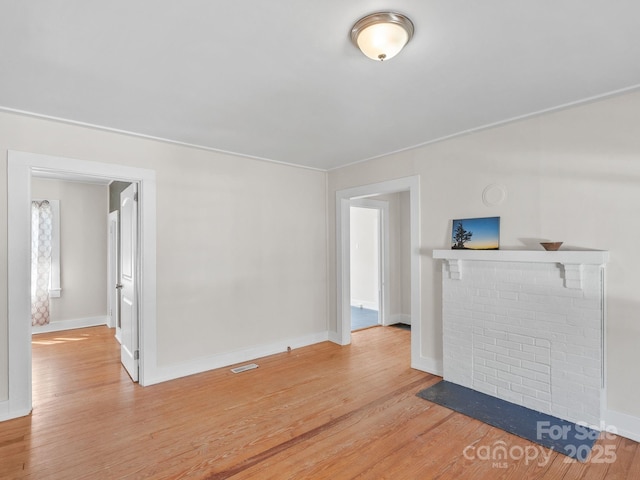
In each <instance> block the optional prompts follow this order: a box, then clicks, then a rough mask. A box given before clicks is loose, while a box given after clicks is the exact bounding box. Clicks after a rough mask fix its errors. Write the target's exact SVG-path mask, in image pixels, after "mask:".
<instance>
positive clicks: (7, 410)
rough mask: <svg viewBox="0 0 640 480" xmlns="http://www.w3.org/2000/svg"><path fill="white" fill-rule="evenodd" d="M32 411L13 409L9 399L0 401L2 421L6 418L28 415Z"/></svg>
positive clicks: (11, 418)
mask: <svg viewBox="0 0 640 480" xmlns="http://www.w3.org/2000/svg"><path fill="white" fill-rule="evenodd" d="M30 413H31V410H30V409H19V410H15V411H12V410H11V405H10V403H9V400H3V401H2V402H0V422H4V421H6V420H13V419H14V418H19V417H26V416H27V415H29V414H30Z"/></svg>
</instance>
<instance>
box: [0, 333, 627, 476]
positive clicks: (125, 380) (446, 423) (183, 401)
mask: <svg viewBox="0 0 640 480" xmlns="http://www.w3.org/2000/svg"><path fill="white" fill-rule="evenodd" d="M409 339H410V332H409V331H406V330H401V329H396V328H393V327H374V328H371V329H367V330H361V331H358V332H355V333H354V334H353V343H352V345H350V346H346V347H340V346H338V345H335V344H332V343H328V342H326V343H322V344H318V345H314V346H310V347H306V348H300V349H294V350H293V351H291V352H288V353H287V352H285V353H282V354H278V355H273V356H270V357H267V358H262V359H259V360H257V363H258V364H259V365H260V367H259V368H258V369H256V370H251V371H248V372H244V373H240V374H233V373H231V372H230V371H229V369H228V368H223V369H219V370H215V371H211V372H207V373H203V374H199V375H193V376H191V377H188V378H183V379H179V380H174V381H171V382H166V383H163V384H159V385H154V386H149V387H140V386H139V385H136V384H133V383H132V382H131V381H130V379H129V377H128V376H127V374H126V373H125V372H124V370H123V369H122V367H121V366H120V364H119V345H118V344H117V343H116V341H115V340H114V339H113V333H112V331H111V330H109V329H107V328H106V327H95V328H89V329H81V330H74V331H68V332H63V333H50V334H40V335H37V336H35V337H34V341H33V364H34V375H33V376H34V380H33V386H34V395H33V396H34V410H33V413H32V415H31V416H29V417H24V418H19V419H15V420H10V421H7V422H3V423H0V478H2V479H9V478H30V479H47V480H49V479H64V480H74V479H92V480H95V479H143V478H157V479H187V478H188V479H222V478H233V479H241V478H242V479H247V478H251V479H261V480H262V479H278V480H280V479H286V478H300V479H316V478H328V479H350V478H367V479H382V478H388V479H394V480H411V479H436V478H441V479H445V478H446V479H491V480H494V479H518V480H519V479H525V478H549V479H577V478H585V479H605V478H606V479H640V449H639V448H638V444H637V443H635V442H632V441H630V440H627V439H625V438H623V437H618V436H609V438H601V439H600V440H598V442H597V444H596V450H594V454H593V455H592V457H591V458H590V459H589V460H588V461H587V462H586V463H578V462H576V461H573V460H569V459H568V458H567V457H565V456H564V455H560V454H557V453H554V452H551V451H549V450H547V449H542V448H541V447H538V446H536V445H535V444H533V443H530V442H528V441H526V440H523V439H520V438H518V437H515V436H512V435H509V434H507V433H505V432H503V431H501V430H498V429H495V428H492V427H490V426H488V425H486V424H483V423H481V422H479V421H477V420H473V419H470V418H468V417H465V416H463V415H461V414H458V413H454V412H452V411H450V410H448V409H446V408H443V407H441V406H438V405H434V404H432V403H430V402H427V401H425V400H422V399H420V398H418V397H416V392H418V391H419V390H421V389H423V388H426V387H428V386H429V385H432V384H434V383H435V382H437V381H439V380H440V378H439V377H435V376H432V375H429V374H426V373H423V372H420V371H418V370H412V369H411V368H410V367H409V357H410V354H409ZM501 449H502V450H501ZM501 452H506V453H507V455H506V458H492V457H496V456H497V455H498V454H499V453H501ZM534 454H535V456H534Z"/></svg>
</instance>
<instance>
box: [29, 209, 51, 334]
mask: <svg viewBox="0 0 640 480" xmlns="http://www.w3.org/2000/svg"><path fill="white" fill-rule="evenodd" d="M52 220H53V216H52V211H51V205H50V204H49V202H48V201H47V200H43V201H42V202H31V325H33V326H36V325H46V324H48V323H49V285H50V281H51V239H52V231H53V222H52Z"/></svg>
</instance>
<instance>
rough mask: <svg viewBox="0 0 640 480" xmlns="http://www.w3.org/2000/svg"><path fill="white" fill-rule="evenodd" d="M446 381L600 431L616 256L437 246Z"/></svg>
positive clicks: (436, 256) (602, 253)
mask: <svg viewBox="0 0 640 480" xmlns="http://www.w3.org/2000/svg"><path fill="white" fill-rule="evenodd" d="M433 256H434V258H441V259H443V260H444V261H443V265H442V278H443V280H442V296H443V312H442V313H443V341H444V356H443V369H444V379H445V380H447V381H449V382H452V383H456V384H459V385H462V386H465V387H468V388H472V389H474V390H477V391H480V392H483V393H486V394H489V395H492V396H495V397H498V398H502V399H503V400H507V401H510V402H513V403H516V404H518V405H522V406H524V407H527V408H531V409H533V410H537V411H540V412H544V413H547V414H550V415H553V416H556V417H560V418H563V419H565V420H569V421H573V422H587V423H588V424H591V425H596V426H597V425H599V424H600V420H601V391H602V385H603V368H604V365H603V352H604V350H603V344H604V343H603V342H604V333H603V332H604V293H603V292H604V264H605V263H606V261H607V258H608V252H603V251H593V250H584V251H583V250H581V251H568V250H566V251H565V250H560V251H556V252H546V251H519V250H492V251H473V250H435V251H434V252H433Z"/></svg>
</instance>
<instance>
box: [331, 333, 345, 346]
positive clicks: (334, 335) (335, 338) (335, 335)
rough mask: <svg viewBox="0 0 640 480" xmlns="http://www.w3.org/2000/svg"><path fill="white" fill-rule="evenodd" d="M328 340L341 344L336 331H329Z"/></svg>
mask: <svg viewBox="0 0 640 480" xmlns="http://www.w3.org/2000/svg"><path fill="white" fill-rule="evenodd" d="M328 339H329V341H330V342H333V343H337V344H338V345H342V341H341V340H340V335H338V332H329V338H328Z"/></svg>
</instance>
